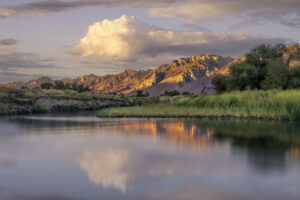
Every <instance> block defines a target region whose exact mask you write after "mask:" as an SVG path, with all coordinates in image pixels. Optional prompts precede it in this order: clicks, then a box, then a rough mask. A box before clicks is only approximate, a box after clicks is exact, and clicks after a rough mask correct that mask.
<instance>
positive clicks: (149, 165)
mask: <svg viewBox="0 0 300 200" xmlns="http://www.w3.org/2000/svg"><path fill="white" fill-rule="evenodd" d="M1 125H2V126H4V128H3V129H2V130H0V137H1V140H0V177H1V179H2V181H0V184H2V188H3V190H2V191H12V192H8V193H7V192H4V193H3V194H2V196H3V195H4V197H5V198H3V199H25V198H21V197H23V196H24V197H26V198H27V199H31V197H32V199H43V198H45V199H51V198H52V199H55V197H57V198H58V199H59V198H60V197H61V198H66V199H68V198H69V197H70V198H71V197H73V196H78V197H81V196H80V195H81V190H79V189H78V188H85V189H87V191H89V192H87V193H84V194H82V198H83V199H92V200H93V199H99V197H103V199H149V200H152V199H191V200H195V199H199V197H203V199H215V200H217V199H259V198H261V197H265V196H266V195H267V197H269V198H267V199H297V197H298V196H299V195H298V194H299V193H298V192H297V191H299V178H300V177H299V176H300V174H299V173H298V172H299V167H300V162H299V161H300V155H299V152H300V148H299V147H300V135H299V133H300V125H298V124H297V123H292V122H268V121H229V120H228V121H224V120H199V119H185V120H184V119H140V120H138V119H99V118H95V117H51V116H45V117H11V118H7V119H3V120H2V121H1ZM37 149H38V151H37ZM49 150H50V151H49ZM24 158H28V159H24ZM32 169H34V170H32ZM16 172H18V173H16ZM7 174H9V176H13V177H14V179H8V177H9V176H8V175H7ZM63 176H65V177H66V178H63V179H61V180H60V181H62V182H61V183H60V182H57V179H58V178H60V177H63ZM32 177H34V178H35V180H36V183H37V184H33V185H32V186H31V189H32V191H33V192H35V191H36V189H37V188H39V186H40V185H41V186H43V187H41V189H44V191H43V190H41V193H33V195H32V194H30V193H27V191H23V190H20V189H22V188H20V187H18V184H16V186H15V185H14V183H12V182H11V180H16V181H15V182H17V183H18V182H20V183H22V184H23V182H24V183H25V182H27V181H28V180H29V179H31V178H32ZM39 177H42V178H39ZM45 180H48V182H45ZM70 180H72V181H73V182H72V181H70ZM74 180H75V182H74ZM52 183H56V184H52ZM68 184H69V186H73V187H72V189H68V188H67V189H65V190H63V188H64V187H63V185H68ZM12 186H15V187H12ZM49 186H51V187H49ZM249 187H251V190H252V191H255V192H253V193H252V192H251V194H250V193H249ZM61 188H62V190H61ZM48 190H49V191H48ZM216 191H217V192H216ZM73 192H74V194H73ZM79 194H80V195H79ZM2 196H1V190H0V199H2V198H1V197H2ZM245 196H246V197H249V198H243V197H245ZM19 197H20V198H19ZM48 197H49V198H48ZM89 197H91V198H89ZM104 197H109V198H104ZM133 197H141V198H133ZM284 197H289V198H284ZM71 199H72V198H71ZM79 199H80V198H79Z"/></svg>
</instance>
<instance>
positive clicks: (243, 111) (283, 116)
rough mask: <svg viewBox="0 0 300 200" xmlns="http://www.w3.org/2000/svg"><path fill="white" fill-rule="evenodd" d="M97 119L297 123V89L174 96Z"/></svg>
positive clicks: (299, 100)
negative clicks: (289, 121)
mask: <svg viewBox="0 0 300 200" xmlns="http://www.w3.org/2000/svg"><path fill="white" fill-rule="evenodd" d="M98 116H100V117H211V118H221V117H224V118H225V117H232V118H256V119H275V120H300V90H286V91H282V90H271V91H244V92H231V93H224V94H221V95H202V96H194V97H183V96H182V97H176V98H174V99H172V98H171V99H169V101H166V100H165V101H164V103H155V104H146V105H142V106H134V107H122V108H108V109H104V110H100V111H99V112H98Z"/></svg>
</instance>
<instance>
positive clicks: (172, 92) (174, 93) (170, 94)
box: [164, 90, 180, 97]
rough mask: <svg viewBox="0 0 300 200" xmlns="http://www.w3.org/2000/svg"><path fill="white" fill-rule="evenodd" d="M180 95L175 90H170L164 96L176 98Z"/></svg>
mask: <svg viewBox="0 0 300 200" xmlns="http://www.w3.org/2000/svg"><path fill="white" fill-rule="evenodd" d="M178 95H180V92H178V91H177V90H171V91H165V93H164V96H170V97H173V96H178Z"/></svg>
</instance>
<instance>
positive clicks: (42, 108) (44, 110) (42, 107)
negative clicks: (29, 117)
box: [37, 106, 50, 113]
mask: <svg viewBox="0 0 300 200" xmlns="http://www.w3.org/2000/svg"><path fill="white" fill-rule="evenodd" d="M49 112H50V110H49V109H48V108H47V107H45V106H39V107H38V109H37V113H49Z"/></svg>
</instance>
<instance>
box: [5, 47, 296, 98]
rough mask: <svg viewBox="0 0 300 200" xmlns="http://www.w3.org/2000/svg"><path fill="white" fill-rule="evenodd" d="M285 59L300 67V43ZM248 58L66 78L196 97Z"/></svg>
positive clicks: (201, 58)
mask: <svg viewBox="0 0 300 200" xmlns="http://www.w3.org/2000/svg"><path fill="white" fill-rule="evenodd" d="M283 59H284V60H286V61H287V63H288V65H289V67H290V68H293V67H295V66H300V44H294V45H287V46H286V47H285V49H284V52H283ZM244 60H245V56H243V57H239V58H231V57H228V56H218V55H211V54H200V55H198V56H192V57H189V58H179V59H178V60H174V61H172V62H171V63H170V64H165V65H161V66H159V67H157V68H155V69H153V70H140V71H136V70H125V71H123V72H121V73H118V74H109V75H105V76H96V75H93V74H91V75H84V76H79V77H77V78H75V79H63V80H61V81H62V82H64V84H69V85H73V84H77V85H80V84H83V85H84V87H89V89H91V90H93V91H94V92H99V93H119V94H125V95H134V94H135V93H136V91H137V90H143V91H144V92H148V93H149V94H150V95H151V96H158V95H161V94H163V93H164V92H165V91H171V90H178V91H179V92H190V93H193V94H212V93H214V88H213V86H212V84H211V80H212V78H213V77H214V76H215V75H217V74H221V75H227V74H228V73H229V69H230V66H231V65H232V64H235V63H239V62H243V61H244ZM48 82H49V83H52V84H54V83H55V81H54V80H52V79H50V78H47V77H41V78H39V79H36V80H32V81H29V82H25V83H24V82H12V83H6V84H4V86H5V87H11V88H22V87H27V88H35V87H40V85H41V84H42V83H48Z"/></svg>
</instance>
